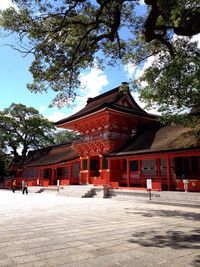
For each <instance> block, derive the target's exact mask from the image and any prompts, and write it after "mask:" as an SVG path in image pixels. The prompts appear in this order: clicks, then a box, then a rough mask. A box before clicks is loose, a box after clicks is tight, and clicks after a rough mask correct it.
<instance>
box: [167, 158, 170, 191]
mask: <svg viewBox="0 0 200 267" xmlns="http://www.w3.org/2000/svg"><path fill="white" fill-rule="evenodd" d="M166 168H167V189H168V191H170V190H171V182H170V180H171V178H170V158H167V159H166Z"/></svg>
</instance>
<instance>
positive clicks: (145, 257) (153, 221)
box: [0, 190, 200, 267]
mask: <svg viewBox="0 0 200 267" xmlns="http://www.w3.org/2000/svg"><path fill="white" fill-rule="evenodd" d="M0 266H1V267H3V266H12V267H14V266H24V267H25V266H27V267H28V266H30V267H31V266H36V267H40V266H46V267H51V266H56V267H57V266H58V267H62V266H66V267H69V266H70V267H83V266H84V267H89V266H92V267H99V266H102V267H106V266H112V267H117V266H118V267H119V266H123V267H143V266H144V267H146V266H150V267H151V266H152V267H153V266H154V267H155V266H160V267H164V266H165V267H166V266H173V267H175V266H180V267H184V266H195V267H197V266H200V210H199V209H198V208H191V207H175V206H166V205H157V204H148V203H139V202H138V203H136V202H135V203H133V201H122V200H121V201H119V200H114V199H98V198H83V199H81V198H68V197H64V196H57V195H56V194H53V193H41V194H36V193H35V194H34V193H32V194H28V195H22V194H21V192H19V191H18V192H16V193H15V194H14V193H12V192H11V191H4V190H0Z"/></svg>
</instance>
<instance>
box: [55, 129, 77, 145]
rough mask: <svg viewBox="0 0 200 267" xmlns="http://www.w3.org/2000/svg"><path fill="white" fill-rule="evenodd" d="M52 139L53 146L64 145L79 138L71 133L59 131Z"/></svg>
mask: <svg viewBox="0 0 200 267" xmlns="http://www.w3.org/2000/svg"><path fill="white" fill-rule="evenodd" d="M52 138H53V140H54V144H56V145H60V144H66V143H70V142H72V141H74V140H77V139H79V138H80V136H79V135H78V134H76V133H74V132H71V131H67V130H61V131H58V132H55V133H54V134H53V135H52Z"/></svg>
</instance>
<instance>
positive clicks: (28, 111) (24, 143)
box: [0, 103, 54, 159]
mask: <svg viewBox="0 0 200 267" xmlns="http://www.w3.org/2000/svg"><path fill="white" fill-rule="evenodd" d="M53 130H54V125H53V123H52V122H50V121H48V120H47V119H45V118H44V117H43V116H42V115H41V114H39V112H38V111H37V110H36V109H34V108H32V107H26V106H25V105H22V104H14V103H13V104H11V105H10V107H9V108H6V109H4V110H3V111H2V112H0V132H1V143H2V147H4V148H8V149H10V150H12V153H13V154H14V157H15V158H16V159H19V158H20V157H22V158H25V156H26V155H27V152H28V150H29V149H31V148H41V147H44V146H46V145H49V144H52V143H53V140H52V137H51V133H52V131H53ZM19 150H21V154H19Z"/></svg>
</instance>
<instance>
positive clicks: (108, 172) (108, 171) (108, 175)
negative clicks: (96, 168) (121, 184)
mask: <svg viewBox="0 0 200 267" xmlns="http://www.w3.org/2000/svg"><path fill="white" fill-rule="evenodd" d="M110 170H111V159H108V169H107V177H106V183H107V185H110V181H111V177H110V175H111V172H110Z"/></svg>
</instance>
